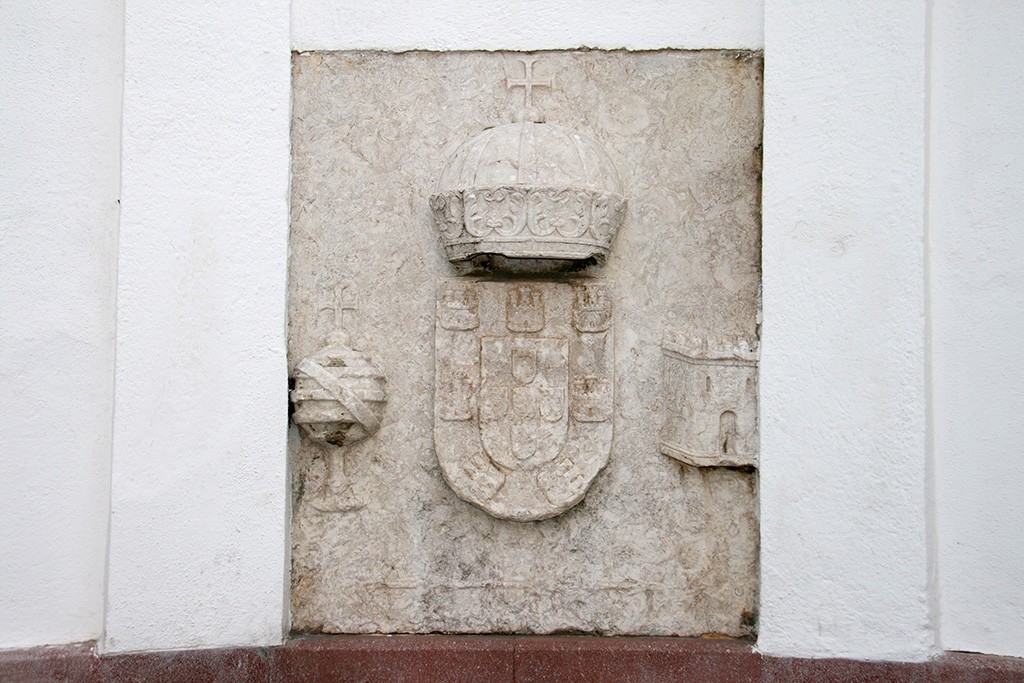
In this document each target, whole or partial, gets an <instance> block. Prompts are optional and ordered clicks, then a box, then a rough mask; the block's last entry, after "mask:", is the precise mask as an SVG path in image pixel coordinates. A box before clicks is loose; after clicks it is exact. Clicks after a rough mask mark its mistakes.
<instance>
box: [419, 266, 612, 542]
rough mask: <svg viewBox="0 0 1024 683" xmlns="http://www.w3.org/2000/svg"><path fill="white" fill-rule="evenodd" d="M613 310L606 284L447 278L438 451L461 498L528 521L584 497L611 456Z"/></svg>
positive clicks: (440, 310)
mask: <svg viewBox="0 0 1024 683" xmlns="http://www.w3.org/2000/svg"><path fill="white" fill-rule="evenodd" d="M611 314H612V303H611V296H610V292H609V289H608V286H607V285H606V284H605V283H604V282H602V281H600V280H579V281H575V282H528V283H526V282H521V281H516V282H479V281H467V280H465V279H445V280H442V281H441V284H440V288H439V292H438V304H437V324H436V335H435V340H436V349H435V351H436V353H435V363H436V381H435V387H436V394H435V401H434V447H435V449H436V451H437V457H438V460H439V461H440V463H441V469H442V471H443V472H444V476H445V479H446V480H447V482H448V485H449V486H451V488H452V490H453V491H455V493H456V494H458V496H459V497H460V498H462V499H463V500H465V501H468V502H470V503H472V504H474V505H476V506H477V507H480V508H481V509H483V510H484V511H486V512H488V513H489V514H491V515H493V516H495V517H499V518H501V519H511V520H516V521H522V522H525V521H536V520H541V519H547V518H548V517H553V516H555V515H557V514H560V513H562V512H565V511H566V510H568V509H569V508H571V507H572V506H573V505H575V504H576V503H578V502H579V501H580V500H582V499H583V496H584V495H585V494H586V492H587V489H588V488H589V487H590V483H591V482H592V481H593V480H594V477H595V476H597V473H598V472H599V471H601V468H603V467H604V466H605V464H606V463H607V462H608V455H609V453H610V451H611V444H612V409H613V401H614V392H613V386H614V384H615V382H614V380H615V373H614V360H613V359H614V354H613V348H614V338H613V329H612V315H611Z"/></svg>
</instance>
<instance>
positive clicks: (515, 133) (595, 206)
mask: <svg viewBox="0 0 1024 683" xmlns="http://www.w3.org/2000/svg"><path fill="white" fill-rule="evenodd" d="M533 61H534V60H532V59H530V60H526V59H524V60H523V64H524V69H525V75H524V77H523V78H522V79H512V78H509V79H507V85H508V86H509V87H510V88H511V87H524V88H526V102H525V103H524V104H525V107H524V110H523V112H522V113H521V114H520V117H519V118H520V120H519V121H517V122H516V123H509V124H505V125H501V126H494V127H492V128H488V129H486V130H484V131H482V132H481V133H479V134H477V135H476V136H474V137H472V138H470V139H469V140H467V141H466V142H465V143H464V144H463V145H462V146H461V147H459V148H458V149H457V150H456V151H455V153H454V154H453V155H452V156H451V158H449V159H448V161H447V163H446V164H445V166H444V168H443V170H442V172H441V177H440V179H439V180H438V184H437V190H436V192H435V193H434V195H433V196H431V197H430V208H431V210H432V211H433V214H434V219H435V223H436V225H437V228H438V231H439V232H440V234H441V240H442V242H443V243H444V248H445V251H446V252H447V256H448V259H449V260H450V261H466V260H469V259H473V258H474V257H476V256H480V255H498V256H501V257H504V259H505V260H501V261H496V262H495V263H494V265H495V267H501V268H506V269H510V270H516V269H517V268H518V264H519V263H521V262H522V261H519V262H517V259H519V260H525V259H530V260H540V261H551V262H563V263H564V262H567V261H568V262H573V261H581V260H586V259H594V260H596V261H598V262H600V261H603V260H604V258H605V257H606V256H607V255H608V252H609V250H610V249H611V245H612V241H613V240H614V238H615V234H616V232H617V231H618V229H619V225H620V224H621V223H622V220H623V217H624V215H625V212H626V200H625V199H624V198H623V197H622V194H621V186H620V183H619V176H618V172H617V171H616V169H615V165H614V164H613V163H612V160H611V158H610V157H609V156H608V154H607V153H606V152H605V151H604V150H603V149H602V148H601V146H600V145H598V144H597V143H596V142H595V141H593V140H591V139H590V138H588V137H586V136H584V135H582V134H580V133H577V132H575V131H571V130H567V129H565V128H562V127H561V126H558V125H555V124H549V123H546V122H544V121H543V117H541V116H539V114H537V112H536V110H535V109H534V108H533V101H532V88H535V87H540V86H543V87H547V88H551V87H553V83H552V82H551V81H550V80H548V81H536V80H534V77H533Z"/></svg>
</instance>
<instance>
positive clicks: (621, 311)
mask: <svg viewBox="0 0 1024 683" xmlns="http://www.w3.org/2000/svg"><path fill="white" fill-rule="evenodd" d="M534 56H536V57H537V61H536V63H535V64H534V73H535V76H536V77H537V78H541V79H550V80H552V81H553V84H554V87H552V88H537V89H535V90H534V93H533V100H534V105H535V106H536V108H537V109H539V110H540V111H542V112H544V114H545V115H546V117H547V119H548V120H549V121H551V122H553V123H557V124H558V125H560V126H563V127H565V128H567V129H570V130H578V131H581V132H583V133H585V134H586V135H587V136H589V137H590V138H592V139H594V140H596V141H597V142H598V143H599V144H600V145H601V146H602V147H603V149H604V150H605V151H606V152H607V153H608V155H609V156H610V157H611V159H612V161H613V162H614V164H615V166H616V168H617V170H618V174H619V176H620V178H621V181H622V194H623V196H624V197H625V198H626V200H627V202H628V207H627V212H626V216H625V219H624V221H623V223H622V226H621V228H620V229H619V233H618V235H617V237H616V238H615V242H614V244H613V245H612V248H611V251H610V254H609V256H608V259H607V262H606V264H605V265H604V266H603V267H599V268H598V267H590V268H588V269H586V270H584V271H583V272H577V273H572V274H571V277H572V278H587V277H593V278H600V279H601V281H603V282H606V283H608V286H609V287H610V289H611V291H612V292H613V299H614V301H613V303H614V306H613V325H614V355H615V387H614V397H615V398H614V414H613V418H612V422H613V426H614V436H613V439H612V445H611V452H610V456H609V459H608V465H607V466H606V467H605V469H604V470H603V471H601V472H600V473H599V474H598V475H597V477H596V479H595V480H594V482H593V484H592V485H591V487H590V489H589V491H588V492H587V494H586V497H585V498H583V500H582V502H580V503H579V504H577V505H576V506H575V507H572V508H571V509H569V510H568V511H566V512H564V513H562V514H560V515H558V516H555V517H553V518H551V519H548V520H545V521H541V522H526V523H524V522H515V521H508V520H502V519H496V518H495V517H492V516H490V515H488V514H486V513H485V512H483V511H482V510H480V509H479V508H477V507H475V506H474V505H471V504H470V503H467V502H465V501H463V500H461V499H460V498H459V497H458V496H457V495H456V494H455V493H454V492H453V491H452V490H451V489H450V488H449V487H448V485H447V484H446V482H445V480H444V477H443V476H442V472H441V467H440V465H439V463H438V458H437V455H436V454H435V452H434V443H433V428H434V390H435V387H434V372H435V361H434V348H435V319H436V314H435V311H436V305H437V287H438V282H439V281H441V280H442V279H443V278H451V277H470V276H471V275H467V274H466V273H465V272H464V271H456V270H455V267H454V266H452V265H451V264H449V262H448V261H447V259H446V257H445V253H444V250H443V248H442V245H441V240H440V237H439V234H438V233H437V230H436V228H435V226H434V222H433V219H432V216H431V208H430V204H429V197H430V196H431V194H432V193H434V192H435V190H436V184H437V180H438V176H439V174H440V172H441V169H442V167H443V165H444V163H445V161H446V160H447V159H448V158H449V157H450V156H451V155H452V153H453V152H454V150H455V149H456V148H457V147H458V146H459V145H460V144H462V143H463V142H464V141H466V140H467V139H469V138H471V137H472V136H474V135H476V134H478V133H479V132H480V131H482V130H483V129H484V128H486V127H487V126H493V125H497V124H501V123H507V122H509V121H510V120H511V117H512V115H513V114H514V113H515V112H516V111H517V110H518V109H519V108H520V107H521V106H522V104H523V89H522V88H517V89H509V88H508V87H506V86H507V79H510V78H511V79H517V78H522V77H523V75H524V66H523V64H522V63H521V62H520V61H519V60H520V58H521V55H519V54H516V53H415V52H411V53H402V54H387V53H303V54H298V55H296V56H295V58H294V103H293V194H292V234H291V250H292V254H291V272H290V304H289V305H290V311H289V314H290V315H289V321H290V329H289V357H290V360H291V362H292V363H293V364H294V363H296V362H297V361H298V360H299V359H301V358H302V357H303V356H305V355H308V354H310V353H312V352H314V351H316V350H317V349H318V348H319V347H320V346H321V345H322V344H323V342H324V339H325V338H326V337H327V335H328V334H329V333H330V332H331V331H332V330H333V329H334V327H335V324H336V322H337V321H339V320H344V321H345V326H346V327H347V328H348V329H349V331H350V332H351V333H352V334H353V336H354V338H356V339H358V340H359V345H358V347H359V348H360V349H361V350H363V351H365V352H366V353H367V354H368V355H369V356H370V357H371V358H372V359H373V362H374V363H375V364H377V365H378V366H379V367H380V368H381V369H382V370H383V371H384V372H385V374H386V375H387V386H388V402H387V405H386V409H385V411H384V415H383V419H382V426H381V428H380V430H379V431H378V432H377V433H376V434H375V435H374V436H373V437H372V438H369V439H367V440H365V441H363V442H361V443H358V444H356V445H355V446H352V447H350V448H349V449H347V451H346V454H345V456H344V457H345V466H346V470H345V473H346V474H347V476H348V479H349V480H350V481H351V485H352V487H353V489H354V491H355V492H356V494H357V495H358V496H359V497H360V499H361V500H362V501H364V502H365V503H366V504H365V506H364V507H362V508H361V509H358V510H355V511H352V512H343V513H338V512H335V513H325V512H321V511H319V510H317V509H316V508H315V507H313V506H312V505H311V504H310V503H309V501H310V499H311V498H312V497H313V494H314V493H315V492H316V491H317V490H319V488H320V487H321V486H322V484H323V478H324V472H325V464H324V462H323V459H322V455H321V450H320V449H318V448H316V447H315V446H314V445H312V444H311V443H310V442H307V441H306V440H302V441H301V442H300V445H299V447H298V450H297V453H296V454H295V457H294V461H293V470H292V472H293V481H294V503H293V520H292V544H293V554H292V562H293V567H292V626H293V628H294V629H295V630H297V631H324V632H341V633H346V632H347V633H378V632H379V633H399V632H402V633H405V632H416V633H425V632H437V631H441V632H457V633H464V632H478V633H491V632H516V633H519V632H539V633H548V632H556V631H572V632H598V633H609V634H679V635H695V634H702V633H709V632H716V633H725V634H731V635H744V634H748V633H750V632H751V630H752V617H753V612H754V611H755V609H756V604H757V580H756V579H757V564H756V562H757V538H758V532H757V521H756V499H755V480H754V477H755V475H754V474H753V473H752V472H751V471H749V470H741V469H729V468H697V467H692V466H690V465H686V464H682V463H680V462H678V461H677V460H674V459H672V458H669V457H666V456H665V455H663V454H661V453H660V452H659V433H660V429H661V425H662V422H663V419H664V413H665V406H666V405H667V400H666V398H667V396H668V395H669V392H671V391H672V389H673V387H671V386H668V387H666V386H663V381H662V342H663V340H664V338H665V335H666V332H667V331H670V330H671V331H680V330H681V331H684V332H685V333H686V334H687V335H689V336H694V337H698V338H699V337H709V338H716V339H717V338H729V337H749V338H754V337H756V335H757V324H756V314H757V292H758V286H759V282H760V272H759V265H760V264H759V253H760V228H759V203H758V202H759V197H758V184H759V159H760V131H761V60H760V57H759V56H758V55H753V54H750V53H731V52H730V53H724V52H692V53H687V52H656V53H627V52H613V53H606V52H598V51H582V52H545V53H538V54H536V55H534ZM478 275H479V276H480V277H482V278H484V279H486V274H478ZM559 277H561V276H557V275H543V276H538V278H536V279H538V280H541V281H552V280H558V278H559ZM565 277H566V279H567V280H568V279H569V276H565ZM353 328H354V329H353Z"/></svg>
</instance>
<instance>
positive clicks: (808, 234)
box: [758, 0, 934, 660]
mask: <svg viewBox="0 0 1024 683" xmlns="http://www.w3.org/2000/svg"><path fill="white" fill-rule="evenodd" d="M926 23H927V17H926V2H925V0H918V1H911V2H900V3H892V2H889V1H888V0H873V1H863V2H806V0H768V1H767V3H766V6H765V130H764V198H763V209H764V223H763V240H764V251H763V272H764V276H763V277H764V328H763V346H762V362H761V419H762V422H761V425H762V442H761V443H762V454H761V488H760V497H761V498H760V500H761V524H762V555H761V557H762V564H761V581H762V585H761V590H762V597H761V607H762V612H761V619H760V635H759V638H758V647H759V649H760V650H762V651H763V652H765V653H769V654H778V655H797V656H800V655H806V656H815V657H823V656H839V657H853V658H864V659H897V660H920V659H924V658H927V657H928V656H929V655H931V654H932V653H933V652H934V637H933V629H932V627H931V621H930V608H929V607H930V600H929V590H930V588H929V579H928V576H929V574H928V572H929V562H928V554H929V550H928V541H927V534H926V529H927V526H928V515H929V509H928V504H927V495H928V480H927V438H926V374H925V373H926V364H925V360H926V356H925V298H924V291H925V290H924V286H925V285H924V236H925V222H924V220H925V216H924V185H925V68H926V65H925V47H926V46H925V43H926V33H927V27H926Z"/></svg>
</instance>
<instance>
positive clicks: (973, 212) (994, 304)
mask: <svg viewBox="0 0 1024 683" xmlns="http://www.w3.org/2000/svg"><path fill="white" fill-rule="evenodd" d="M933 12H934V14H933V20H934V23H933V27H934V30H933V35H932V45H933V47H932V79H931V83H932V116H931V162H932V163H931V168H932V172H931V192H930V201H931V215H930V218H931V245H932V263H931V266H932V267H931V273H932V277H931V285H932V286H931V292H932V312H933V324H932V334H933V341H932V346H933V350H934V370H933V376H934V430H935V431H934V434H935V437H934V441H935V455H936V473H937V489H936V490H937V495H938V522H939V526H938V537H939V541H940V543H939V577H940V582H939V583H940V597H941V599H940V606H941V635H942V646H943V647H944V648H947V649H952V650H971V651H979V652H991V653H995V654H1003V655H1013V656H1017V657H1022V656H1024V494H1022V491H1024V420H1022V419H1021V416H1020V413H1019V412H1018V411H1019V409H1020V407H1021V406H1024V362H1022V360H1021V347H1022V346H1021V340H1022V339H1024V70H1022V68H1021V65H1020V57H1019V56H1017V55H1014V54H1013V51H1012V50H1007V49H1006V46H1008V45H1016V44H1017V43H1018V42H1019V40H1020V35H1021V32H1022V31H1024V3H1021V2H1017V1H1016V0H1001V1H992V2H983V3H982V2H972V1H971V0H948V1H946V0H944V1H943V2H937V3H935V5H934V10H933Z"/></svg>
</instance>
